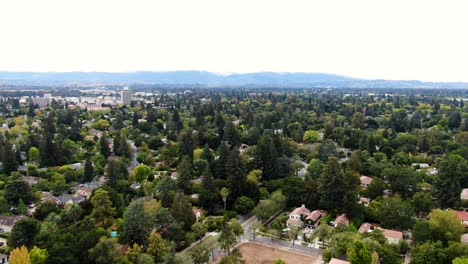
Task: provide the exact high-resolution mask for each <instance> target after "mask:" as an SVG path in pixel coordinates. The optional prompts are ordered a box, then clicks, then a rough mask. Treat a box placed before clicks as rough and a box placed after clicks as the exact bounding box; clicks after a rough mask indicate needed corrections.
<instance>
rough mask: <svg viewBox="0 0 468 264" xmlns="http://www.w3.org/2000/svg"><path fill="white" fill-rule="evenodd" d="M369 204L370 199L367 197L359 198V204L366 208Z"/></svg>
mask: <svg viewBox="0 0 468 264" xmlns="http://www.w3.org/2000/svg"><path fill="white" fill-rule="evenodd" d="M370 202H371V199H369V198H367V197H359V203H360V204H363V205H364V206H366V207H367V206H369V204H370Z"/></svg>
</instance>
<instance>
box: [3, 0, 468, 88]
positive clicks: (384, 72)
mask: <svg viewBox="0 0 468 264" xmlns="http://www.w3.org/2000/svg"><path fill="white" fill-rule="evenodd" d="M467 7H468V3H466V1H461V0H448V1H443V2H442V1H435V0H426V1H421V0H414V1H403V0H392V1H375V0H361V1H346V0H342V1H340V0H331V1H305V0H304V1H302V0H298V1H271V0H270V1H266V0H259V1H245V0H239V1H232V2H231V1H219V0H200V1H182V0H175V1H149V0H148V1H146V0H142V1H110V0H101V1H91V0H81V1H60V0H44V1H34V0H31V1H28V0H20V1H4V2H1V3H0V31H1V32H2V41H1V42H0V58H1V59H0V71H33V72H36V71H37V72H48V71H53V72H70V71H87V72H89V71H101V72H129V71H130V72H134V71H181V70H203V71H210V72H216V73H222V74H228V73H248V72H264V71H271V72H307V73H330V74H338V75H344V76H349V77H354V78H365V79H387V80H421V81H445V82H456V81H464V82H468V74H467V70H466V69H468V49H467V47H468V35H467V34H466V33H465V31H466V29H465V27H466V25H468V16H466V15H465V13H466V10H467Z"/></svg>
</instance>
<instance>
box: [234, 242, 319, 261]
mask: <svg viewBox="0 0 468 264" xmlns="http://www.w3.org/2000/svg"><path fill="white" fill-rule="evenodd" d="M238 249H239V250H240V252H241V253H242V256H243V257H244V260H245V263H246V264H271V263H273V262H274V261H275V260H278V259H282V260H284V261H286V263H297V264H300V263H309V264H313V263H318V262H317V259H318V257H317V256H310V255H303V254H300V253H296V252H292V251H286V250H282V249H279V248H275V247H272V246H267V245H262V244H258V243H252V242H247V243H244V244H242V245H240V246H239V247H238Z"/></svg>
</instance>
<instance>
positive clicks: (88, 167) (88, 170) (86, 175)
mask: <svg viewBox="0 0 468 264" xmlns="http://www.w3.org/2000/svg"><path fill="white" fill-rule="evenodd" d="M93 178H94V168H93V163H92V162H91V160H89V159H87V160H86V161H85V162H84V172H83V181H85V182H88V181H91V180H92V179H93Z"/></svg>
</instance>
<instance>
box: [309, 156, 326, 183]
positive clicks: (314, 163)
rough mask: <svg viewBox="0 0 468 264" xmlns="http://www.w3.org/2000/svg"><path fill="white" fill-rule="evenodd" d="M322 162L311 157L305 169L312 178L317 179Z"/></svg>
mask: <svg viewBox="0 0 468 264" xmlns="http://www.w3.org/2000/svg"><path fill="white" fill-rule="evenodd" d="M323 167H324V164H323V162H322V161H320V160H318V159H311V160H310V162H309V167H308V168H307V171H308V172H309V174H310V176H311V177H312V179H318V178H319V177H320V175H321V174H322V171H323Z"/></svg>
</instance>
